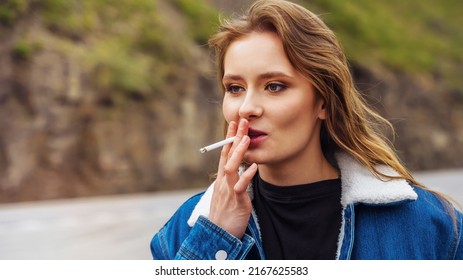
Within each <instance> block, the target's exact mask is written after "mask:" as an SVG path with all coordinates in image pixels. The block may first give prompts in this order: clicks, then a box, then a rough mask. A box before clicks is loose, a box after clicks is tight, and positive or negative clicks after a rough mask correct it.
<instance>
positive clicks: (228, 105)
mask: <svg viewBox="0 0 463 280" xmlns="http://www.w3.org/2000/svg"><path fill="white" fill-rule="evenodd" d="M222 112H223V116H224V118H225V120H226V121H227V122H228V123H230V122H231V121H239V104H237V103H236V102H232V101H230V100H229V99H228V98H224V100H223V104H222Z"/></svg>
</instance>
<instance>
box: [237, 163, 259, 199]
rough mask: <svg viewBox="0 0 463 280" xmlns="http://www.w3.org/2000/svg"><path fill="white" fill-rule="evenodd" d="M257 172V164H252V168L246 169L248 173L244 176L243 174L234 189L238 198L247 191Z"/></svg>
mask: <svg viewBox="0 0 463 280" xmlns="http://www.w3.org/2000/svg"><path fill="white" fill-rule="evenodd" d="M256 172H257V164H255V163H253V164H251V166H249V167H248V169H246V171H245V172H244V173H243V174H241V176H240V179H239V180H238V182H237V183H236V184H235V187H234V188H233V189H234V191H235V193H236V194H237V195H238V196H239V195H240V194H242V193H244V192H245V191H246V189H247V188H248V186H249V183H250V182H251V180H252V178H253V177H254V175H255V174H256Z"/></svg>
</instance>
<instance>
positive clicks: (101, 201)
mask: <svg viewBox="0 0 463 280" xmlns="http://www.w3.org/2000/svg"><path fill="white" fill-rule="evenodd" d="M415 177H416V178H417V180H418V181H420V182H421V183H423V184H425V185H427V186H430V187H431V186H432V189H435V190H438V191H440V192H443V193H444V194H447V195H450V196H452V197H453V198H454V199H455V200H456V201H458V202H459V203H461V204H463V187H462V183H461V182H463V170H447V171H438V172H432V173H417V174H416V175H415ZM198 191H199V190H183V191H171V192H158V193H149V194H137V195H122V196H110V197H96V198H81V199H67V200H55V201H45V202H27V203H16V204H3V205H0V259H13V260H18V259H19V260H21V259H29V260H39V259H46V260H62V259H64V260H65V259H73V260H76V259H77V260H86V259H91V260H98V259H106V260H118V259H123V260H143V259H151V254H150V251H149V243H150V240H151V237H152V236H153V234H154V233H155V232H156V231H157V230H158V229H159V228H160V227H161V226H162V225H163V224H164V223H165V222H166V221H167V219H168V218H169V217H170V216H171V215H172V214H173V213H174V211H175V210H176V209H177V208H178V206H179V205H180V204H181V203H182V202H183V201H184V200H185V199H186V198H188V197H189V196H191V195H192V194H193V193H196V192H198Z"/></svg>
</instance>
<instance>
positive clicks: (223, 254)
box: [215, 250, 228, 260]
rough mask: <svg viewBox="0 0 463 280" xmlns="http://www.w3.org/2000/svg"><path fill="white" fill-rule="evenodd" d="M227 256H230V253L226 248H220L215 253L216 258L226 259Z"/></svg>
mask: <svg viewBox="0 0 463 280" xmlns="http://www.w3.org/2000/svg"><path fill="white" fill-rule="evenodd" d="M227 257H228V254H227V252H225V251H224V250H219V251H217V253H215V259H216V260H226V259H227Z"/></svg>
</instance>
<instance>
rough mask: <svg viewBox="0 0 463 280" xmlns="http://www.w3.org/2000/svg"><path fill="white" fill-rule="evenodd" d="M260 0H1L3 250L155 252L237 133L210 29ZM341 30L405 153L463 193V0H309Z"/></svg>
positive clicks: (94, 255) (26, 255) (360, 78)
mask: <svg viewBox="0 0 463 280" xmlns="http://www.w3.org/2000/svg"><path fill="white" fill-rule="evenodd" d="M251 2H252V1H246V0H241V1H237V0H234V1H226V0H112V1H109V0H0V259H114V258H115V259H147V258H150V254H149V241H150V238H151V237H152V235H153V234H154V233H155V232H156V231H157V230H158V229H159V227H160V226H162V224H163V223H164V222H165V221H166V219H167V218H168V217H169V216H170V215H171V214H172V213H173V211H175V209H176V208H177V207H178V206H179V204H180V203H181V201H183V200H184V199H185V198H187V197H188V196H189V195H191V194H192V193H195V192H198V191H199V190H200V189H201V188H205V187H206V186H207V185H208V184H209V182H210V178H209V177H210V174H212V173H213V172H214V169H215V168H216V165H217V155H218V154H217V153H208V154H200V153H198V148H200V147H202V146H204V145H205V144H209V143H211V142H214V141H217V140H219V139H221V137H222V131H223V122H222V116H221V111H220V109H221V104H220V103H221V94H220V90H219V85H218V84H217V82H216V77H215V72H214V66H213V59H212V57H211V55H210V53H209V50H208V47H207V39H208V37H209V36H210V34H212V33H213V32H214V31H215V30H216V27H217V25H218V19H219V17H220V16H222V17H226V16H229V15H231V14H234V13H239V12H241V11H243V10H245V9H246V8H247V7H248V6H249V3H251ZM294 2H297V3H300V4H302V5H304V6H305V7H307V8H309V9H310V10H312V11H314V12H315V13H317V14H319V15H321V17H322V18H323V19H324V20H325V22H327V24H328V25H329V26H330V27H331V28H332V29H333V30H334V31H335V32H336V33H337V35H338V38H339V39H340V41H341V43H342V45H343V46H344V48H345V51H346V54H347V56H348V58H349V62H350V65H351V68H352V72H353V74H354V77H355V81H356V84H357V87H358V88H360V89H361V91H362V92H363V93H364V94H365V97H366V99H367V100H368V102H369V103H370V104H371V105H372V106H374V107H375V108H376V110H377V111H379V112H380V113H381V114H382V115H383V116H385V117H386V118H387V119H389V120H390V121H391V122H392V123H393V125H394V126H395V128H396V136H395V139H394V144H395V148H396V149H397V151H398V153H399V155H400V157H401V159H402V160H403V161H404V162H405V164H406V165H407V166H408V168H410V169H411V170H412V171H413V172H414V173H416V174H417V178H418V179H419V180H420V179H421V180H422V181H423V182H424V183H425V184H426V183H427V184H429V186H430V187H432V188H435V189H438V190H442V191H444V192H446V193H447V194H449V195H452V196H453V197H455V199H457V200H458V201H460V202H463V195H462V194H463V193H462V190H461V188H460V187H459V186H460V184H461V183H460V182H461V181H462V180H463V79H461V73H462V72H463V52H462V51H461V50H462V46H463V29H462V26H463V17H461V15H460V12H461V10H463V2H462V1H458V0H445V1H441V0H409V1H403V0H376V1H368V0H356V1H342V0H306V1H294Z"/></svg>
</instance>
